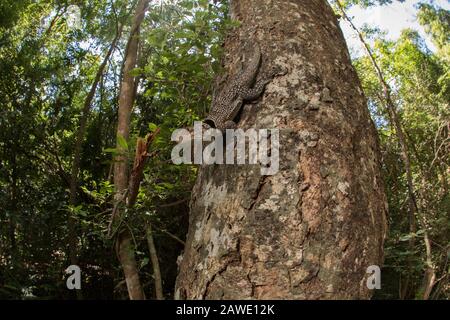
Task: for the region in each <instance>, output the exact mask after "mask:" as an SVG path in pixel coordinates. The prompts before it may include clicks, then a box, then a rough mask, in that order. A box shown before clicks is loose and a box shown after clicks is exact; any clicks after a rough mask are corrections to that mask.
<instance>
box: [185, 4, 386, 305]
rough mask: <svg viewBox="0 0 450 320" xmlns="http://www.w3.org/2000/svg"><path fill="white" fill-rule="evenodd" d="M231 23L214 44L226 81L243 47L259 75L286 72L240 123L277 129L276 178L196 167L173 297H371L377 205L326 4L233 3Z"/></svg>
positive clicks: (367, 149)
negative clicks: (221, 43)
mask: <svg viewBox="0 0 450 320" xmlns="http://www.w3.org/2000/svg"><path fill="white" fill-rule="evenodd" d="M231 12H232V15H233V17H234V18H236V19H238V20H239V21H241V26H240V27H239V28H238V29H237V30H236V31H235V32H234V33H233V34H231V35H230V37H229V38H228V39H227V41H226V44H225V58H224V62H225V68H226V70H227V74H228V75H230V74H235V73H236V72H237V68H238V65H239V58H240V57H241V56H242V55H243V54H244V53H245V52H247V50H248V49H246V48H247V47H248V46H249V45H250V47H251V45H252V43H254V42H257V43H259V45H260V47H261V51H262V54H263V62H262V67H261V69H262V70H261V72H262V73H266V72H269V71H270V69H272V68H274V67H275V68H282V69H286V71H287V74H286V75H284V76H280V77H276V78H275V79H274V80H273V81H272V82H271V83H270V84H269V85H268V86H267V88H266V91H265V94H264V96H263V97H262V98H261V99H260V101H259V102H258V103H257V104H256V105H252V106H250V105H247V106H245V108H244V112H243V115H242V117H241V121H240V123H239V126H240V127H242V128H244V129H245V128H250V127H254V128H257V129H259V128H268V129H270V128H278V129H280V171H279V172H278V173H277V174H275V175H273V176H261V175H260V173H259V170H255V167H253V166H221V165H217V166H203V167H202V168H200V170H199V176H198V180H197V183H196V185H195V188H194V190H193V196H192V201H191V213H190V214H191V215H190V227H189V233H188V237H187V243H186V249H185V253H184V257H183V260H182V262H181V265H180V273H179V276H178V279H177V284H176V297H177V298H187V299H341V298H342V299H367V298H370V297H371V294H372V292H371V290H369V289H368V287H367V284H366V279H367V277H368V276H369V275H368V274H367V273H366V271H367V268H368V267H369V266H371V265H379V266H381V264H382V260H383V241H384V237H385V232H386V213H387V203H386V197H385V194H384V190H383V181H382V179H381V175H380V159H379V147H378V141H377V134H376V130H375V127H374V124H373V122H372V121H371V119H370V115H369V112H368V110H367V105H366V100H365V98H364V95H363V92H362V89H361V86H360V83H359V79H358V77H357V75H356V72H355V70H354V69H353V67H352V65H351V61H350V57H349V54H348V49H347V47H346V44H345V41H344V38H343V35H342V32H341V30H340V28H339V26H338V22H337V19H336V17H335V16H334V14H333V12H332V10H331V8H330V7H329V5H328V4H327V2H326V1H325V0H310V1H300V0H297V1H294V0H291V1H287V0H274V1H267V0H247V1H237V0H235V1H232V4H231ZM261 72H260V73H261Z"/></svg>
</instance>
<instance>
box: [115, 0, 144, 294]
mask: <svg viewBox="0 0 450 320" xmlns="http://www.w3.org/2000/svg"><path fill="white" fill-rule="evenodd" d="M149 2H150V1H149V0H139V2H138V4H137V6H136V10H135V14H134V17H133V23H132V26H131V33H130V38H129V40H128V43H127V48H126V50H125V56H124V65H123V78H122V83H121V86H120V96H119V118H118V125H117V135H118V136H121V137H123V138H124V139H125V140H127V141H128V138H129V134H130V120H131V113H132V108H133V103H134V96H135V77H133V76H132V75H131V74H130V72H131V71H132V70H133V69H134V68H135V67H136V62H137V55H138V47H139V29H140V26H141V23H142V21H143V20H144V16H145V12H146V11H147V8H148V6H149ZM117 149H118V150H121V151H122V152H121V153H122V155H120V156H118V157H116V162H115V163H114V187H115V192H116V197H115V200H116V201H122V200H123V199H125V198H126V194H127V193H128V183H129V181H128V179H129V163H128V159H127V157H126V156H125V155H124V154H125V153H126V152H127V150H123V149H124V148H123V146H121V145H120V143H118V144H117ZM122 214H123V213H120V212H119V213H117V215H116V216H118V217H120V216H121V215H122ZM116 251H117V255H118V257H119V260H120V263H121V265H122V268H123V271H124V274H125V280H126V283H127V288H128V295H129V297H130V300H144V299H145V295H144V290H143V288H142V285H141V282H140V280H139V270H138V267H137V263H136V258H135V255H134V245H133V239H132V235H131V233H130V231H129V230H128V229H127V228H124V229H122V230H120V232H119V233H118V236H117V241H116Z"/></svg>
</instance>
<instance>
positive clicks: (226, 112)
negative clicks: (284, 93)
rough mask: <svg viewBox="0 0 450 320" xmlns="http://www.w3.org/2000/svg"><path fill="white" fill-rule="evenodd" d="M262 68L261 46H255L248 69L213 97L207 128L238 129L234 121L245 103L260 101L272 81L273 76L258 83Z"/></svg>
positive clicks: (206, 122)
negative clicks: (257, 79)
mask: <svg viewBox="0 0 450 320" xmlns="http://www.w3.org/2000/svg"><path fill="white" fill-rule="evenodd" d="M260 66H261V49H260V47H259V45H255V49H254V53H253V56H252V58H251V60H250V62H249V64H248V66H247V68H245V69H244V70H243V71H241V72H240V73H239V74H238V75H237V76H236V77H234V78H233V79H232V81H231V82H230V83H229V85H227V86H226V87H225V88H224V89H223V90H222V91H221V92H220V93H219V95H218V96H214V97H213V102H212V107H211V111H210V113H209V115H208V117H207V118H206V119H205V120H204V123H205V124H206V125H207V126H209V127H211V128H217V129H220V130H222V131H224V130H226V129H234V128H236V126H237V124H236V122H235V121H234V120H235V119H236V117H237V115H238V114H239V112H240V110H241V108H242V106H243V105H244V102H245V101H247V102H250V101H253V100H256V99H258V98H259V97H260V96H261V94H262V93H263V91H264V88H265V87H266V85H267V84H268V83H269V82H270V81H272V78H273V76H272V77H270V78H265V79H262V80H259V81H256V78H257V76H258V72H259V69H260ZM255 82H256V83H255Z"/></svg>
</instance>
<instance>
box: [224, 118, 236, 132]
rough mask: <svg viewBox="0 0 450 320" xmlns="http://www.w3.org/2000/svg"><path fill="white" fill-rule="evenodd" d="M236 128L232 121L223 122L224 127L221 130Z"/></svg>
mask: <svg viewBox="0 0 450 320" xmlns="http://www.w3.org/2000/svg"><path fill="white" fill-rule="evenodd" d="M236 128H237V124H236V122H234V121H231V120H228V121H226V122H225V124H224V126H223V130H224V131H225V130H227V129H233V130H234V129H236Z"/></svg>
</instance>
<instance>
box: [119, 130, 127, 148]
mask: <svg viewBox="0 0 450 320" xmlns="http://www.w3.org/2000/svg"><path fill="white" fill-rule="evenodd" d="M117 143H118V145H119V146H120V147H121V148H122V149H125V150H128V142H127V140H126V139H125V138H124V137H123V136H122V135H120V134H118V135H117Z"/></svg>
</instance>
